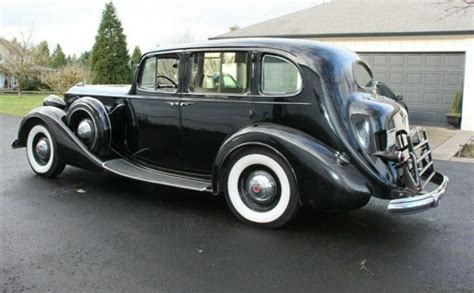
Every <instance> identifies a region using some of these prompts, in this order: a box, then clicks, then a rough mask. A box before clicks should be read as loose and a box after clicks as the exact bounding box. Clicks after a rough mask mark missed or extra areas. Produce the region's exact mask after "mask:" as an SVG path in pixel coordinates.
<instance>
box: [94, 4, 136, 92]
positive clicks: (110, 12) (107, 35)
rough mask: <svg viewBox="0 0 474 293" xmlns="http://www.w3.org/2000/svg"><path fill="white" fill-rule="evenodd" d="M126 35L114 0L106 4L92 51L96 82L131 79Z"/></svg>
mask: <svg viewBox="0 0 474 293" xmlns="http://www.w3.org/2000/svg"><path fill="white" fill-rule="evenodd" d="M129 59H130V58H129V56H128V49H127V40H126V36H125V34H124V33H123V28H122V24H121V22H120V20H119V19H118V17H117V12H116V10H115V7H114V5H113V4H112V2H109V3H107V4H105V9H104V11H103V12H102V19H101V22H100V25H99V30H98V32H97V35H96V37H95V44H94V47H93V48H92V52H91V69H92V72H93V74H94V83H105V84H118V83H127V82H129V80H130V69H129V68H128V61H129Z"/></svg>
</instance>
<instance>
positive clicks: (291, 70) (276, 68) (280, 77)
mask: <svg viewBox="0 0 474 293" xmlns="http://www.w3.org/2000/svg"><path fill="white" fill-rule="evenodd" d="M262 64H263V65H262V92H263V93H264V94H270V95H272V94H284V95H287V94H294V93H297V92H298V91H300V90H301V87H302V78H301V74H300V72H299V70H298V68H296V66H295V65H294V64H293V63H290V62H289V61H288V60H286V59H283V58H281V57H277V56H272V55H265V56H264V57H263V62H262Z"/></svg>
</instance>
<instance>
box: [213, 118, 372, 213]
mask: <svg viewBox="0 0 474 293" xmlns="http://www.w3.org/2000/svg"><path fill="white" fill-rule="evenodd" d="M246 146H260V147H264V148H268V149H270V150H273V151H274V152H276V153H277V154H279V155H280V156H282V157H283V159H285V160H286V161H287V162H288V164H289V166H290V168H291V169H292V171H293V173H294V175H295V179H296V181H297V184H298V187H299V190H298V192H299V195H300V198H301V200H302V202H303V203H306V204H309V205H311V206H313V207H315V208H320V209H324V210H351V209H355V208H359V207H361V206H364V205H365V204H366V203H367V202H368V200H369V199H370V196H371V194H372V191H371V185H370V183H369V181H368V180H367V178H366V177H365V176H363V175H362V174H361V173H360V172H359V171H358V170H357V168H356V167H355V166H354V165H353V164H351V163H350V162H342V161H341V160H340V154H339V152H338V151H337V150H334V149H331V148H329V147H328V146H326V145H324V144H323V143H321V142H320V141H318V140H317V139H315V138H313V137H311V136H309V135H307V134H306V133H304V132H302V131H299V130H296V129H293V128H289V127H286V126H281V125H275V124H258V125H251V126H247V127H245V128H243V129H240V130H238V131H237V132H235V133H234V134H232V135H231V136H229V137H228V138H227V139H226V140H225V142H224V143H223V145H222V146H221V148H220V150H219V153H218V155H217V157H216V160H215V163H214V166H213V190H214V191H215V193H218V192H220V191H222V190H223V186H221V185H223V184H221V180H222V178H221V177H220V176H221V174H223V170H224V169H225V167H226V166H225V164H226V161H227V159H228V158H229V157H230V156H231V155H232V153H234V152H235V151H236V150H238V149H240V148H242V147H246Z"/></svg>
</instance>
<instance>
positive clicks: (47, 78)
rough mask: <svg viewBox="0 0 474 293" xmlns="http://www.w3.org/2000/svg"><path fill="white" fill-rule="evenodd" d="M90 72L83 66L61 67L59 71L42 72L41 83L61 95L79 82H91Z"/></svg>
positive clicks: (70, 65)
mask: <svg viewBox="0 0 474 293" xmlns="http://www.w3.org/2000/svg"><path fill="white" fill-rule="evenodd" d="M91 80H92V72H91V71H90V69H88V68H87V67H85V66H84V65H81V64H77V63H73V64H67V65H64V66H62V67H61V68H59V69H56V70H52V71H49V72H44V73H43V74H42V76H41V81H42V82H43V83H44V84H47V85H48V86H49V87H50V88H51V89H52V90H54V91H55V92H57V93H60V94H63V93H65V92H66V91H67V90H68V89H69V88H71V87H72V86H74V85H76V84H77V83H79V82H84V83H87V82H91Z"/></svg>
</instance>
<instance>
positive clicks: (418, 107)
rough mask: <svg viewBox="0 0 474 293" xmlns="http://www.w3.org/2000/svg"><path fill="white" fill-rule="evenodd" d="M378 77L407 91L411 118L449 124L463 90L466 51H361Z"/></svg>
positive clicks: (400, 91)
mask: <svg viewBox="0 0 474 293" xmlns="http://www.w3.org/2000/svg"><path fill="white" fill-rule="evenodd" d="M360 55H361V56H362V58H364V59H365V61H366V62H367V63H368V64H369V65H370V67H371V68H372V70H373V72H374V77H375V79H376V80H379V81H382V82H384V83H386V84H388V85H389V87H390V88H392V90H393V91H394V92H395V93H396V94H397V95H403V97H404V100H405V101H406V102H407V104H408V110H409V111H408V112H409V116H410V121H411V122H413V123H417V124H446V123H447V122H446V113H448V112H449V109H450V106H451V101H452V98H453V96H454V94H455V93H456V91H462V89H463V80H464V58H465V57H464V53H360Z"/></svg>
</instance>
